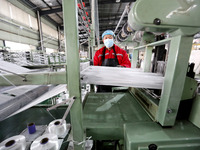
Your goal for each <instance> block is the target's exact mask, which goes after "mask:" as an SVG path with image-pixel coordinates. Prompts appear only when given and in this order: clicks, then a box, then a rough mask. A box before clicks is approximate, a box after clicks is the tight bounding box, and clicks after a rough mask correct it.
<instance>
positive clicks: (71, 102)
mask: <svg viewBox="0 0 200 150" xmlns="http://www.w3.org/2000/svg"><path fill="white" fill-rule="evenodd" d="M75 99H76V97H75V96H73V97H71V98H69V99H66V100H65V101H63V102H61V103H59V104H56V105H54V106H52V107H50V108H47V111H50V110H52V109H55V108H57V107H59V106H61V105H62V104H65V103H66V102H67V101H70V103H69V105H68V107H67V110H66V111H65V114H64V115H63V117H62V121H61V123H60V124H61V125H62V124H63V121H64V120H65V119H66V117H67V115H68V113H69V111H70V109H71V107H72V105H73V103H74V101H75Z"/></svg>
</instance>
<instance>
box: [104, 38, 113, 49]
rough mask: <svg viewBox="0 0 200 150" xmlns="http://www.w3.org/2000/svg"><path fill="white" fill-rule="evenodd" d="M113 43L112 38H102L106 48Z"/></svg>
mask: <svg viewBox="0 0 200 150" xmlns="http://www.w3.org/2000/svg"><path fill="white" fill-rule="evenodd" d="M113 44H114V40H113V39H105V40H104V45H105V46H106V47H107V48H110V47H112V46H113Z"/></svg>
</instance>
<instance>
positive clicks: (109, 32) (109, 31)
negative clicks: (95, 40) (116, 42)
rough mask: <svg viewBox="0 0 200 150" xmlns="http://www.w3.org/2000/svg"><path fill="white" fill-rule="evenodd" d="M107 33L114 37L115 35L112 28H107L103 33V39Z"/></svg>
mask: <svg viewBox="0 0 200 150" xmlns="http://www.w3.org/2000/svg"><path fill="white" fill-rule="evenodd" d="M105 35H112V36H113V37H115V34H114V32H113V31H112V30H106V31H105V32H104V33H103V34H102V39H103V37H104V36H105Z"/></svg>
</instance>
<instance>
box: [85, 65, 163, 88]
mask: <svg viewBox="0 0 200 150" xmlns="http://www.w3.org/2000/svg"><path fill="white" fill-rule="evenodd" d="M163 81H164V77H163V76H162V75H161V74H156V73H148V72H142V71H141V70H140V69H132V68H119V67H102V66H90V67H88V68H86V69H85V70H83V71H81V82H82V83H86V84H96V85H112V86H126V87H136V88H150V89H162V85H163Z"/></svg>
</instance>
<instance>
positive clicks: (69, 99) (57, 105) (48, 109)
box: [47, 96, 75, 111]
mask: <svg viewBox="0 0 200 150" xmlns="http://www.w3.org/2000/svg"><path fill="white" fill-rule="evenodd" d="M73 99H75V97H74V96H73V97H71V98H68V99H66V100H65V101H63V102H61V103H59V104H56V105H54V106H52V107H49V108H47V111H50V110H53V109H56V108H57V107H59V106H61V105H63V104H65V103H66V102H68V101H71V100H73Z"/></svg>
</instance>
